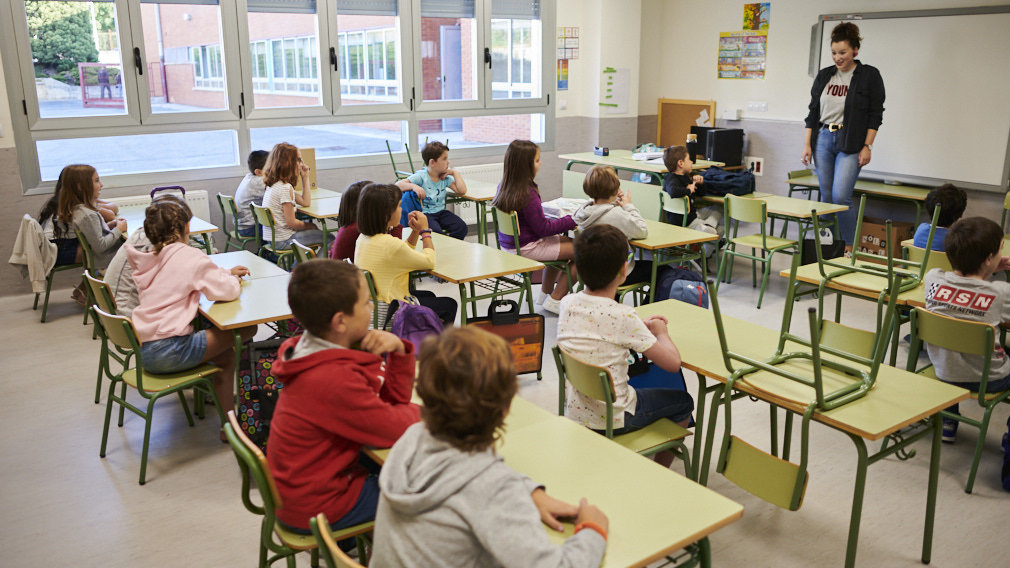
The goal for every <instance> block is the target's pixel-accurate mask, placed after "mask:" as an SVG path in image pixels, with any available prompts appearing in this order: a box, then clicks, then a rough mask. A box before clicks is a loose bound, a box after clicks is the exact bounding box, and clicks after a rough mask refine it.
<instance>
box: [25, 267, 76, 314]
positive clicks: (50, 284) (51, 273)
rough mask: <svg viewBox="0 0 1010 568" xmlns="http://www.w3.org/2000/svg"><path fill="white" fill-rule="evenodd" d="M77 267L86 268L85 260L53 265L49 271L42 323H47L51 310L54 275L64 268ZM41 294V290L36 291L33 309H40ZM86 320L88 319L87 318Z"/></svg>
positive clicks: (43, 302)
mask: <svg viewBox="0 0 1010 568" xmlns="http://www.w3.org/2000/svg"><path fill="white" fill-rule="evenodd" d="M75 268H84V263H83V262H75V263H73V264H63V265H60V266H53V269H52V270H50V271H49V274H47V275H46V297H45V299H44V300H43V301H42V318H41V319H40V320H39V321H41V322H42V323H46V312H47V311H49V291H50V290H51V289H52V287H53V277H54V276H55V275H56V273H57V272H63V271H64V270H73V269H75ZM39 295H40V292H36V293H35V303H34V304H32V309H33V310H37V309H39ZM85 321H86V320H85Z"/></svg>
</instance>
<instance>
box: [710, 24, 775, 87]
mask: <svg viewBox="0 0 1010 568" xmlns="http://www.w3.org/2000/svg"><path fill="white" fill-rule="evenodd" d="M767 45H768V32H767V31H764V30H758V31H745V32H722V33H720V34H719V60H718V65H717V69H718V71H717V73H718V74H717V76H718V78H720V79H764V78H765V57H766V50H767Z"/></svg>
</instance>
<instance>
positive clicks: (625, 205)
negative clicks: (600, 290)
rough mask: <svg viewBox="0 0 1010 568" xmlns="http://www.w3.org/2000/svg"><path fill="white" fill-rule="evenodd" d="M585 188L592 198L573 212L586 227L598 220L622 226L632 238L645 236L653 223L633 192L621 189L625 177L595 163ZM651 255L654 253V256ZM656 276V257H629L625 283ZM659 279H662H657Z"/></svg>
mask: <svg viewBox="0 0 1010 568" xmlns="http://www.w3.org/2000/svg"><path fill="white" fill-rule="evenodd" d="M582 191H584V192H586V195H588V196H589V197H590V198H592V201H587V202H586V203H585V204H584V205H582V206H581V207H579V210H578V211H576V212H575V215H573V216H572V218H573V219H575V222H576V223H578V224H579V230H581V231H584V230H586V229H588V228H589V227H592V226H594V225H597V224H604V225H611V226H613V227H617V228H618V229H620V231H621V232H622V233H624V236H625V237H627V238H628V239H644V238H645V237H647V236H649V227H648V225H646V224H645V219H643V218H642V214H641V213H640V212H639V211H638V208H637V207H635V206H634V205H633V204H632V203H631V194H629V193H624V192H623V191H621V179H620V178H618V177H617V172H616V171H614V168H611V167H610V166H593V167H592V168H590V169H589V172H588V173H587V174H586V179H585V180H584V181H583V182H582ZM650 258H651V257H650ZM651 278H652V261H651V260H644V261H638V262H635V259H631V260H629V261H628V275H627V278H625V279H624V282H622V284H637V283H639V282H648V281H649V280H651ZM657 280H658V279H657Z"/></svg>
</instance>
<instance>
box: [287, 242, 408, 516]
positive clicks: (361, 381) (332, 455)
mask: <svg viewBox="0 0 1010 568" xmlns="http://www.w3.org/2000/svg"><path fill="white" fill-rule="evenodd" d="M288 304H289V305H290V306H291V313H293V314H294V316H295V317H296V318H298V321H300V322H301V323H302V325H303V326H305V333H304V334H303V335H301V336H300V337H292V338H290V339H288V340H287V341H285V342H284V343H283V344H281V347H280V350H279V351H278V355H279V357H278V358H277V361H276V362H275V363H274V367H273V369H274V371H275V373H276V376H277V378H278V379H279V380H280V381H281V382H282V383H283V384H284V389H283V390H281V391H280V392H281V395H280V397H279V398H278V401H277V408H276V409H275V410H274V415H273V418H272V419H271V421H270V442H269V444H267V463H268V464H269V466H270V471H272V472H273V474H274V478H275V479H276V481H277V492H278V493H279V494H280V496H281V499H282V501H283V506H282V507H281V508H279V509H278V510H277V518H278V519H279V520H280V522H281V523H283V524H285V525H287V526H289V527H290V528H292V529H294V530H296V531H298V532H301V533H305V534H309V518H310V517H313V516H315V515H317V514H318V513H320V512H323V513H326V517H327V518H328V519H329V520H330V522H331V527H332V528H333V529H340V528H346V527H349V526H352V525H356V524H360V523H363V522H367V521H370V520H372V519H374V518H375V507H376V504H377V503H378V501H379V485H378V479H377V476H376V475H375V473H376V472H375V471H374V470H377V467H378V466H376V465H375V464H374V463H372V462H370V461H368V460H364V459H360V458H361V448H362V446H374V447H378V448H388V447H389V446H391V445H393V443H394V442H396V440H397V439H398V438H399V437H400V436H401V435H402V434H403V433H404V431H405V430H406V429H407V427H408V426H410V425H411V424H413V423H415V422H417V421H418V419H419V416H420V413H419V410H418V408H417V406H416V405H414V404H411V403H410V391H411V386H412V384H413V381H414V367H415V366H414V346H413V345H412V344H411V343H410V342H405V341H401V340H400V338H398V337H396V336H395V335H393V334H391V333H388V332H385V331H377V330H372V331H369V329H368V324H369V323H370V322H371V321H372V302H371V300H370V299H369V295H368V285H367V284H366V283H365V278H364V276H363V275H362V274H361V271H360V270H358V268H357V267H356V266H354V265H352V264H348V263H346V262H342V261H339V260H330V259H316V260H310V261H308V262H302V263H299V264H298V265H296V266H295V268H294V270H293V271H292V272H291V283H290V284H289V285H288ZM359 459H360V461H361V462H362V463H359ZM368 467H371V468H372V470H373V471H372V472H370V471H369V470H368Z"/></svg>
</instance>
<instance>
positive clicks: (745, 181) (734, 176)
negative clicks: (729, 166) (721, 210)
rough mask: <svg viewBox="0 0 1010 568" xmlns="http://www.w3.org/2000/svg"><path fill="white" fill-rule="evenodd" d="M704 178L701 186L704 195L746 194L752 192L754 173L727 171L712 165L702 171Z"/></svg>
mask: <svg viewBox="0 0 1010 568" xmlns="http://www.w3.org/2000/svg"><path fill="white" fill-rule="evenodd" d="M701 177H703V178H704V179H705V183H704V184H703V185H702V188H703V189H704V191H705V195H748V194H750V193H754V174H752V173H751V172H727V171H726V170H724V169H722V168H716V167H712V168H709V169H707V170H705V171H704V172H702V174H701Z"/></svg>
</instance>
